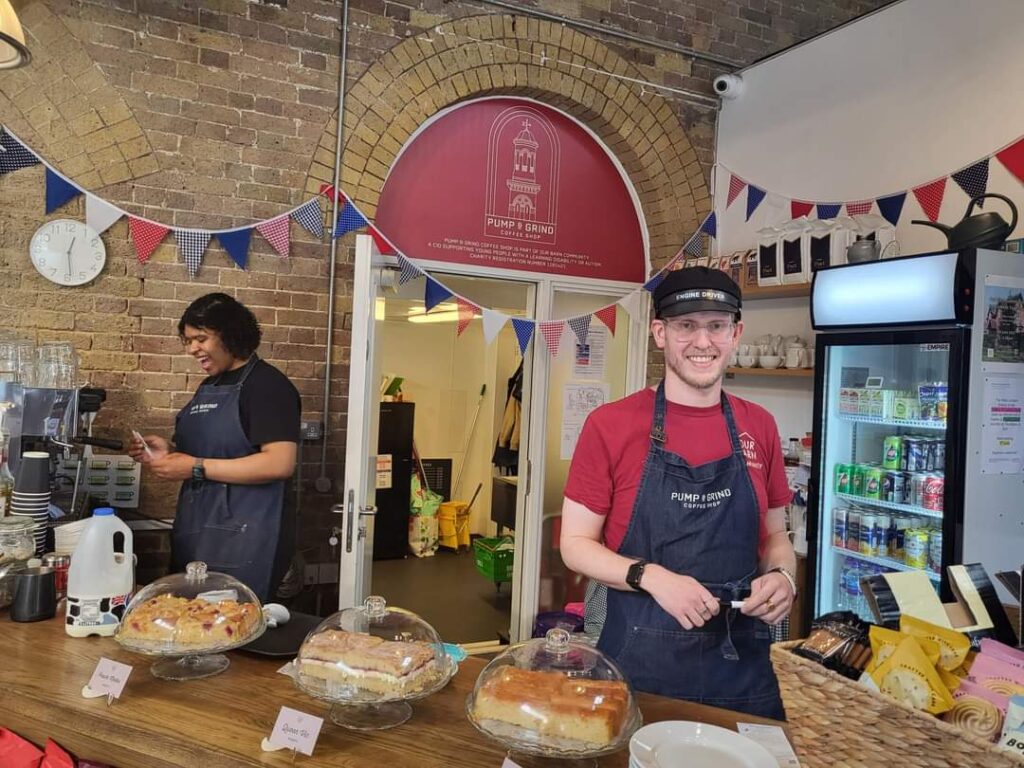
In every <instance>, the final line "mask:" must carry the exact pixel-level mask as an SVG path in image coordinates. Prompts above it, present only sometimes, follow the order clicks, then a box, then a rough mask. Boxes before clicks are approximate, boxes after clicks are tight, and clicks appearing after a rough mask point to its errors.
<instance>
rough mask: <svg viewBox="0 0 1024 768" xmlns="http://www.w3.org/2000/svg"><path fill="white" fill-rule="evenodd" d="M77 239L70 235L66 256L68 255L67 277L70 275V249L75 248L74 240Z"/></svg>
mask: <svg viewBox="0 0 1024 768" xmlns="http://www.w3.org/2000/svg"><path fill="white" fill-rule="evenodd" d="M77 239H78V238H77V237H72V238H71V245H69V246H68V253H67V257H68V277H69V278H70V277H71V251H72V250H74V248H75V240H77Z"/></svg>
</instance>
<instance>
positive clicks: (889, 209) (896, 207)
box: [875, 192, 907, 227]
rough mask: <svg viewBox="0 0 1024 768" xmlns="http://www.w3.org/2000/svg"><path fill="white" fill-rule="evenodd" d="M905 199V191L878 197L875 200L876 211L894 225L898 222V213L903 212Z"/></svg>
mask: <svg viewBox="0 0 1024 768" xmlns="http://www.w3.org/2000/svg"><path fill="white" fill-rule="evenodd" d="M906 199H907V193H906V192H900V193H899V194H898V195H889V196H888V197H880V198H878V199H877V200H876V201H875V202H876V203H878V212H879V213H881V214H882V215H883V216H884V217H885V220H886V221H888V222H889V223H890V224H892V225H893V226H894V227H895V226H896V225H897V224H899V223H900V214H901V213H903V203H904V202H905V201H906Z"/></svg>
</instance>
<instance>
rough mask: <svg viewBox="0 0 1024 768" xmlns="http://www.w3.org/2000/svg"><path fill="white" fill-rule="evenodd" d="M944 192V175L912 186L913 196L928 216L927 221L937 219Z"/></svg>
mask: <svg viewBox="0 0 1024 768" xmlns="http://www.w3.org/2000/svg"><path fill="white" fill-rule="evenodd" d="M945 194H946V177H945V176H943V177H942V178H941V179H936V180H935V181H931V182H928V183H927V184H922V185H921V186H920V187H915V188H914V197H916V198H917V202H918V203H920V204H921V210H922V211H924V215H925V216H927V217H928V220H929V221H938V220H939V210H940V209H941V208H942V198H943V197H944V196H945Z"/></svg>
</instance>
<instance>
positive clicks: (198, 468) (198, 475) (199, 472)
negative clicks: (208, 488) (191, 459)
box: [192, 458, 206, 480]
mask: <svg viewBox="0 0 1024 768" xmlns="http://www.w3.org/2000/svg"><path fill="white" fill-rule="evenodd" d="M192 479H193V480H205V479H206V467H205V466H204V465H203V460H202V458H197V459H196V460H195V463H193V464H192Z"/></svg>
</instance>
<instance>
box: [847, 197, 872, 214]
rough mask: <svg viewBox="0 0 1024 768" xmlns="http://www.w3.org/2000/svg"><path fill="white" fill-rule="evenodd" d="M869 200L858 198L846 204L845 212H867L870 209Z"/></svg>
mask: <svg viewBox="0 0 1024 768" xmlns="http://www.w3.org/2000/svg"><path fill="white" fill-rule="evenodd" d="M871 203H872V201H871V200H858V201H857V202H855V203H847V204H846V214H847V215H848V216H859V215H860V214H862V213H868V212H869V211H870V210H871Z"/></svg>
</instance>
